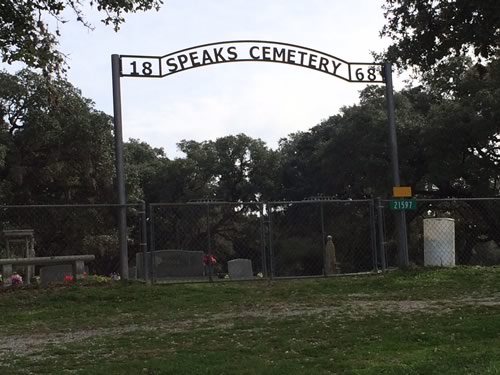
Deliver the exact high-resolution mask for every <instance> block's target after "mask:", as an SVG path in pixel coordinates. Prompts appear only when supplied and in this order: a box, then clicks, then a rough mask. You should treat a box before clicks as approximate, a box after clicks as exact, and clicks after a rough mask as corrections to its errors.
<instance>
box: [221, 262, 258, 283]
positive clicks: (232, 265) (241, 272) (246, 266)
mask: <svg viewBox="0 0 500 375" xmlns="http://www.w3.org/2000/svg"><path fill="white" fill-rule="evenodd" d="M227 271H228V273H229V277H230V278H231V279H233V280H238V279H240V280H241V279H251V278H253V271H252V261H251V260H250V259H233V260H230V261H229V262H227Z"/></svg>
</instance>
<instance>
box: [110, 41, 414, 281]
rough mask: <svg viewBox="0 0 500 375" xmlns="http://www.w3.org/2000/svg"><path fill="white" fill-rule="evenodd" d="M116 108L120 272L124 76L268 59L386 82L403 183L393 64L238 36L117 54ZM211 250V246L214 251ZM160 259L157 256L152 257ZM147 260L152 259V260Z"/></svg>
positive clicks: (403, 245)
mask: <svg viewBox="0 0 500 375" xmlns="http://www.w3.org/2000/svg"><path fill="white" fill-rule="evenodd" d="M111 62H112V77H113V107H114V128H115V150H116V153H115V155H116V171H117V195H118V203H119V205H120V206H121V209H120V211H119V243H120V273H121V274H122V275H123V276H124V277H125V278H126V277H127V275H128V274H129V270H128V251H127V223H126V203H127V202H126V193H125V178H124V166H123V135H122V108H121V86H120V79H121V77H129V78H162V77H167V76H169V75H172V74H177V73H180V72H183V71H186V70H191V69H195V68H199V67H203V66H209V65H217V64H227V63H236V62H268V63H278V64H287V65H293V66H297V67H301V68H306V69H310V70H315V71H318V72H321V73H323V74H326V75H328V76H331V77H336V78H339V79H342V80H344V81H347V82H353V83H385V85H386V96H387V114H388V124H389V143H390V149H391V166H392V179H393V186H395V187H398V186H400V178H399V162H398V150H397V140H396V127H395V117H394V99H393V86H392V67H391V64H389V63H362V62H348V61H346V60H343V59H340V58H338V57H335V56H333V55H330V54H328V53H324V52H321V51H318V50H314V49H311V48H307V47H302V46H298V45H294V44H289V43H278V42H272V41H261V40H235V41H225V42H217V43H209V44H203V45H199V46H195V47H190V48H186V49H182V50H179V51H176V52H172V53H169V54H166V55H163V56H140V55H112V56H111ZM396 218H397V227H398V248H399V259H400V262H401V265H408V248H407V240H406V220H405V212H404V211H399V212H398V213H397V214H396ZM208 251H209V250H208ZM152 258H155V257H152ZM146 264H147V262H146Z"/></svg>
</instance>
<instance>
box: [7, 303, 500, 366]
mask: <svg viewBox="0 0 500 375" xmlns="http://www.w3.org/2000/svg"><path fill="white" fill-rule="evenodd" d="M350 297H353V296H350ZM356 297H358V298H359V297H365V296H356ZM471 306H488V307H491V306H500V296H494V297H490V298H473V297H467V298H457V299H446V300H402V301H394V300H364V299H349V300H342V301H340V302H337V303H336V304H335V305H334V304H332V305H328V306H319V307H318V306H308V305H298V304H296V305H294V304H275V305H265V306H263V307H262V308H260V309H246V310H244V311H238V312H231V313H220V314H212V315H210V316H209V317H203V318H201V317H195V318H194V319H186V320H180V321H179V320H177V321H173V322H164V321H157V322H151V323H150V324H147V325H145V324H144V325H142V324H132V325H127V326H118V327H113V328H96V329H85V330H83V329H81V330H69V331H64V332H53V333H48V334H47V333H44V334H31V335H12V336H3V337H1V339H0V362H4V361H5V360H6V359H7V358H8V359H12V357H13V356H14V357H15V356H26V355H32V356H33V355H35V356H36V354H37V353H39V352H41V351H43V350H45V349H46V348H47V345H57V346H59V345H64V344H68V343H74V342H81V341H84V340H87V339H91V338H92V339H95V338H99V337H106V336H120V335H123V334H128V333H134V332H146V333H147V332H151V331H160V332H162V333H167V332H172V333H174V332H186V331H190V330H193V329H222V328H231V327H232V326H233V324H234V323H233V322H234V321H236V320H238V319H242V318H255V319H265V320H274V319H283V318H289V317H308V316H313V315H321V316H326V317H332V316H341V315H344V314H349V316H350V317H351V318H353V317H354V318H356V317H359V318H362V317H366V316H371V315H374V314H378V313H381V312H384V313H428V314H443V313H446V312H449V311H452V310H455V309H457V308H460V307H471Z"/></svg>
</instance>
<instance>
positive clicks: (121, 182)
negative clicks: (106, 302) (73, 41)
mask: <svg viewBox="0 0 500 375" xmlns="http://www.w3.org/2000/svg"><path fill="white" fill-rule="evenodd" d="M111 71H112V78H113V123H114V132H115V165H116V190H117V193H118V204H119V205H120V206H119V207H118V242H119V244H120V276H121V279H122V280H124V281H126V280H128V248H127V212H126V210H127V207H126V204H127V199H126V195H125V172H124V167H123V131H122V100H121V86H120V56H119V55H111Z"/></svg>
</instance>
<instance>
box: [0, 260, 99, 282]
mask: <svg viewBox="0 0 500 375" xmlns="http://www.w3.org/2000/svg"><path fill="white" fill-rule="evenodd" d="M93 260H95V256H94V255H66V256H55V257H34V258H9V259H0V266H1V267H2V277H3V286H4V287H6V286H10V285H11V279H10V277H11V276H12V266H46V265H58V264H71V265H72V266H73V280H81V279H82V278H83V273H84V272H85V262H91V261H93ZM26 283H27V284H29V283H30V280H26Z"/></svg>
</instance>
